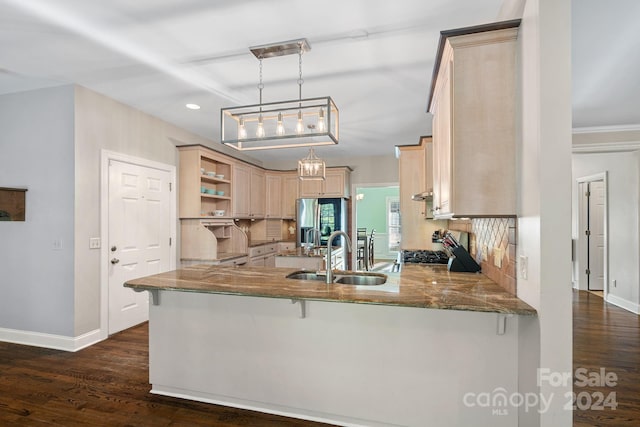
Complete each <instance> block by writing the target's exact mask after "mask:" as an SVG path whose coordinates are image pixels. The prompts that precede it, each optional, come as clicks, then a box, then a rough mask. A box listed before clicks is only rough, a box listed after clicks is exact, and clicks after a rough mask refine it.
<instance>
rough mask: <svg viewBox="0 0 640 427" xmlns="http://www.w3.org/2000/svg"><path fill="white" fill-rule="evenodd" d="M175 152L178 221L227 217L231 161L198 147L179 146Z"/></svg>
mask: <svg viewBox="0 0 640 427" xmlns="http://www.w3.org/2000/svg"><path fill="white" fill-rule="evenodd" d="M178 149H179V152H180V170H179V176H180V191H179V212H180V218H198V217H212V216H217V217H220V216H222V217H229V216H230V214H231V162H229V160H227V159H226V158H225V157H223V156H220V155H217V154H216V153H215V152H214V151H212V150H208V149H206V148H203V147H202V146H182V147H178ZM216 212H217V214H216Z"/></svg>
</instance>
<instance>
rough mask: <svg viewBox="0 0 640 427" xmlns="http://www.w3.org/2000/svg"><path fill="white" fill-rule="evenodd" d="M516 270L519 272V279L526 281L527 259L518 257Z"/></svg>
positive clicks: (523, 256) (521, 256) (527, 274)
mask: <svg viewBox="0 0 640 427" xmlns="http://www.w3.org/2000/svg"><path fill="white" fill-rule="evenodd" d="M518 270H519V271H520V278H521V279H524V280H527V277H528V276H529V257H527V256H525V255H520V262H519V263H518Z"/></svg>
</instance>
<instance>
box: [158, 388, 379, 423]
mask: <svg viewBox="0 0 640 427" xmlns="http://www.w3.org/2000/svg"><path fill="white" fill-rule="evenodd" d="M149 392H150V393H151V394H157V395H160V396H169V397H175V398H178V399H187V400H195V401H196V402H204V403H211V404H213V405H222V406H229V407H232V408H238V409H245V410H248V411H257V412H262V413H266V414H273V415H279V416H282V417H289V418H297V419H300V420H307V421H315V422H319V423H328V424H331V425H338V426H344V427H365V426H366V427H378V426H379V427H387V426H388V427H391V425H390V424H383V423H379V422H375V421H371V420H359V419H354V418H352V417H343V416H339V415H333V414H325V413H321V412H317V411H310V410H305V409H301V408H291V407H288V406H284V405H275V404H269V403H265V402H256V401H252V400H246V399H239V398H235V397H232V396H220V395H216V394H211V393H206V392H198V391H192V390H183V389H181V388H176V387H170V386H164V385H156V384H153V385H152V388H151V390H150V391H149Z"/></svg>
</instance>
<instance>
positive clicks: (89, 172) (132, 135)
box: [74, 86, 257, 336]
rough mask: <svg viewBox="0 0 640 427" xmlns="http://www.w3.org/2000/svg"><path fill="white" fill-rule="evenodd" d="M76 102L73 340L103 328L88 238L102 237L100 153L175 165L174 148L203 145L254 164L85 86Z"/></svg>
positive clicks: (94, 255)
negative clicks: (118, 154) (75, 337)
mask: <svg viewBox="0 0 640 427" xmlns="http://www.w3.org/2000/svg"><path fill="white" fill-rule="evenodd" d="M75 102H76V109H75V121H76V126H75V156H76V162H75V171H76V179H75V189H76V204H75V211H76V223H75V242H76V254H75V328H74V336H79V335H82V334H85V333H87V332H89V331H93V330H96V329H98V328H99V327H100V286H101V283H100V267H101V263H100V250H91V249H89V238H90V237H99V236H100V203H101V201H102V200H103V198H104V197H106V195H103V194H100V167H101V166H100V158H101V157H100V155H101V151H102V150H103V149H105V150H109V151H114V152H117V153H120V154H125V155H130V156H135V157H140V158H144V159H147V160H151V161H156V162H160V163H164V164H168V165H177V164H178V153H177V150H176V148H175V146H176V145H185V144H202V145H205V146H208V147H213V148H214V149H216V150H219V151H222V152H225V153H227V154H229V153H231V154H233V155H234V156H236V157H240V158H243V159H244V160H252V159H251V158H250V157H247V156H245V155H243V154H242V153H239V152H237V151H236V150H232V149H229V148H227V147H224V146H222V145H221V144H216V143H215V142H213V141H210V140H207V139H204V138H202V137H200V136H197V135H195V134H192V133H190V132H187V131H186V130H184V129H181V128H178V127H176V126H174V125H172V124H170V123H167V122H164V121H162V120H160V119H158V118H156V117H153V116H150V115H148V114H146V113H143V112H141V111H139V110H136V109H134V108H132V107H129V106H127V105H124V104H122V103H119V102H117V101H115V100H113V99H110V98H107V97H106V96H104V95H101V94H99V93H96V92H93V91H91V90H89V89H86V88H84V87H81V86H76V89H75ZM253 163H257V162H255V161H254V162H253ZM176 188H177V185H176ZM176 196H177V192H176ZM178 228H179V227H178ZM105 244H108V242H103V245H105ZM178 244H179V242H176V245H178ZM178 256H179V254H178ZM103 262H105V263H106V262H107V260H103Z"/></svg>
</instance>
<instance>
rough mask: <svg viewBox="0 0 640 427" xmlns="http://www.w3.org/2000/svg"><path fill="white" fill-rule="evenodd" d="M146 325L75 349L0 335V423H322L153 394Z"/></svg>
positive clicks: (295, 426)
mask: <svg viewBox="0 0 640 427" xmlns="http://www.w3.org/2000/svg"><path fill="white" fill-rule="evenodd" d="M147 343H148V327H147V324H146V323H145V324H142V325H140V326H137V327H134V328H131V329H128V330H126V331H124V332H121V333H119V334H115V335H113V336H111V337H110V338H109V339H108V340H106V341H103V342H101V343H98V344H96V345H93V346H91V347H89V348H87V349H84V350H81V351H79V352H76V353H68V352H64V351H57V350H49V349H42V348H37V347H29V346H22V345H16V344H9V343H2V342H0V426H8V425H9V426H13V425H21V426H52V425H54V426H65V427H66V426H87V425H91V426H154V427H155V426H169V425H171V426H223V427H231V426H260V427H263V426H264V427H276V426H277V427H281V426H286V427H309V426H326V424H320V423H314V422H307V421H301V420H296V419H289V418H284V417H278V416H274V415H268V414H262V413H258V412H252V411H244V410H239V409H233V408H227V407H223V406H216V405H209V404H205V403H198V402H191V401H188V400H183V399H175V398H169V397H163V396H157V395H152V394H150V393H149V390H150V389H151V387H150V385H149V374H148V369H149V367H148V360H149V354H148V348H147V346H148V344H147Z"/></svg>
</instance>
